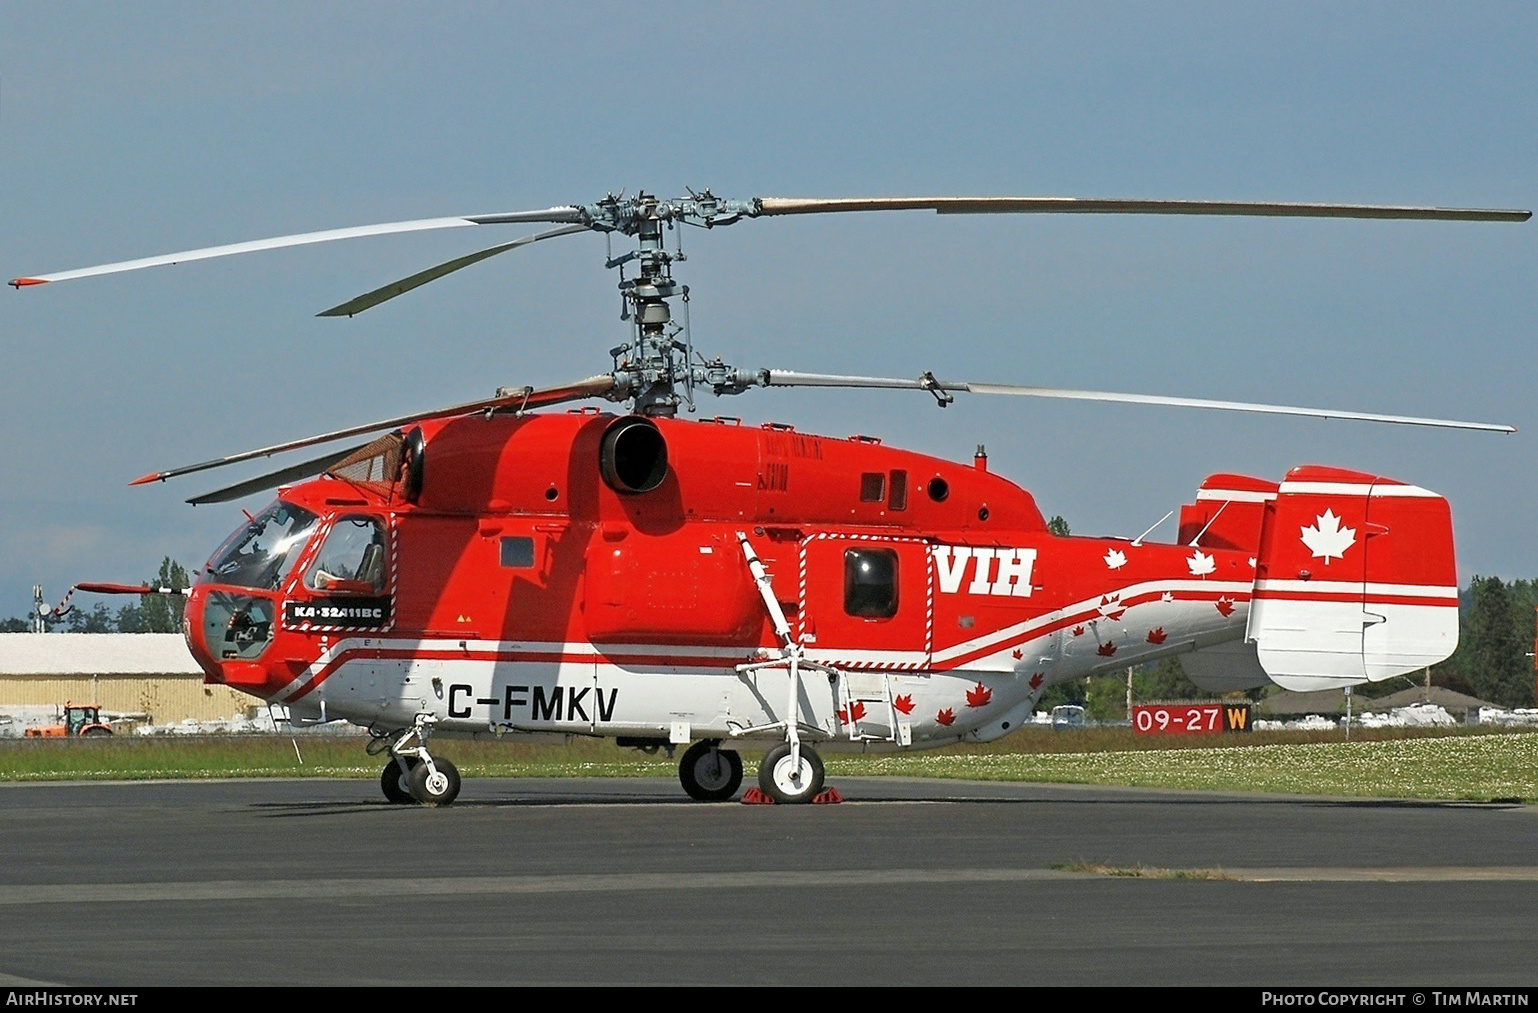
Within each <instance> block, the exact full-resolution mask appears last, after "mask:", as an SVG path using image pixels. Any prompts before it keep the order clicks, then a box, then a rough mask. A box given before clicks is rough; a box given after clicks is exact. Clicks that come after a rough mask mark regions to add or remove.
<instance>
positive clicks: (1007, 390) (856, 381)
mask: <svg viewBox="0 0 1538 1013" xmlns="http://www.w3.org/2000/svg"><path fill="white" fill-rule="evenodd" d="M763 375H764V376H765V377H766V379H765V382H764V385H765V386H767V387H871V388H879V389H891V390H927V391H931V392H933V391H966V392H968V393H972V394H1012V395H1016V396H1020V397H1050V398H1067V399H1070V400H1075V401H1111V402H1118V403H1122V404H1152V405H1169V406H1172V407H1177V408H1215V409H1218V410H1221V411H1234V412H1259V413H1265V414H1270V415H1302V416H1307V417H1309V418H1323V419H1348V420H1351V421H1355V422H1390V423H1395V424H1398V425H1406V426H1438V427H1441V428H1444V429H1475V430H1481V431H1484V432H1492V433H1514V432H1516V431H1517V430H1516V428H1515V427H1514V426H1503V425H1495V424H1493V423H1489V422H1458V421H1454V420H1452V419H1428V418H1419V417H1417V416H1413V415H1379V414H1376V413H1373V412H1353V411H1340V410H1337V409H1333V408H1299V407H1295V406H1293V405H1274V404H1257V403H1253V402H1250V401H1213V400H1209V399H1207V398H1192V397H1165V396H1163V395H1159V394H1116V393H1111V392H1109V391H1102V390H1069V389H1066V388H1061V387H1025V386H1019V385H1016V384H1007V383H974V382H969V381H964V380H936V379H935V378H934V377H932V376H929V375H928V374H925V375H924V376H922V377H920V378H919V379H917V380H904V379H895V378H889V377H880V376H837V375H833V374H827V373H794V372H789V371H786V370H779V369H770V370H765V371H764V372H763Z"/></svg>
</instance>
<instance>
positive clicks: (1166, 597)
mask: <svg viewBox="0 0 1538 1013" xmlns="http://www.w3.org/2000/svg"><path fill="white" fill-rule="evenodd" d="M1159 600H1160V601H1174V600H1175V593H1174V592H1173V591H1166V592H1164V593H1163V594H1161V595H1159Z"/></svg>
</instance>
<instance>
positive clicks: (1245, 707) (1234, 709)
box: [1132, 701, 1250, 735]
mask: <svg viewBox="0 0 1538 1013" xmlns="http://www.w3.org/2000/svg"><path fill="white" fill-rule="evenodd" d="M1132 730H1133V731H1136V732H1140V733H1142V734H1144V735H1164V734H1170V735H1221V734H1223V733H1224V732H1247V731H1249V730H1250V704H1249V701H1244V702H1243V703H1140V704H1134V705H1133V707H1132Z"/></svg>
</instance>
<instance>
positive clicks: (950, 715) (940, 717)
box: [935, 707, 956, 725]
mask: <svg viewBox="0 0 1538 1013" xmlns="http://www.w3.org/2000/svg"><path fill="white" fill-rule="evenodd" d="M935 720H936V721H938V722H940V723H941V724H942V725H949V724H951V723H952V722H953V721H955V720H956V712H955V711H953V710H951V709H950V708H949V707H947V708H945V710H943V711H941V712H940V713H938V714H936V715H935Z"/></svg>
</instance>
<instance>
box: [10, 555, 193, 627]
mask: <svg viewBox="0 0 1538 1013" xmlns="http://www.w3.org/2000/svg"><path fill="white" fill-rule="evenodd" d="M144 583H145V584H148V585H149V586H151V587H169V588H172V589H173V590H176V591H181V590H185V589H186V588H187V587H189V586H191V581H190V580H189V579H188V577H187V570H186V568H184V567H183V566H182V565H181V564H180V563H178V562H177V561H176V560H174V559H172V558H171V557H170V556H167V557H165V558H164V559H162V560H161V561H160V570H159V571H158V572H157V573H156V574H155V576H153V577H151V578H149V579H148V580H146V581H145V582H144ZM186 604H187V599H186V598H184V597H183V596H181V595H179V594H145V595H140V596H139V598H138V600H137V601H135V602H131V603H130V604H127V605H123V606H121V607H119V608H118V609H116V610H115V611H114V610H112V609H109V608H107V606H106V605H104V604H102V603H101V602H97V603H96V604H94V605H92V606H91V607H90V608H86V607H84V606H82V605H78V604H77V605H75V606H74V607H73V608H71V609H70V611H69V613H68V614H67V615H65V616H64V618H62V619H59V620H57V621H54V622H52V623H50V626H51V629H52V631H53V632H56V633H58V632H63V633H180V632H181V629H182V610H183V608H185V607H186ZM31 630H32V620H31V619H30V618H12V619H0V633H28V632H30V631H31Z"/></svg>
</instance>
